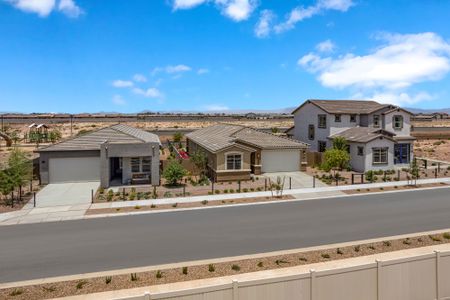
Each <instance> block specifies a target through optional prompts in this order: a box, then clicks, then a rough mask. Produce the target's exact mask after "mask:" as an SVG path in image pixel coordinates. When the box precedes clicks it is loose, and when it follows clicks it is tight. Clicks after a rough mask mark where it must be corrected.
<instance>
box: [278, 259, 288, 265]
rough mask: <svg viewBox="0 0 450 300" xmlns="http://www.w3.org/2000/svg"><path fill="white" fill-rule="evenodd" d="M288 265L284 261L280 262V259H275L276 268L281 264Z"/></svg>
mask: <svg viewBox="0 0 450 300" xmlns="http://www.w3.org/2000/svg"><path fill="white" fill-rule="evenodd" d="M288 263H289V262H288V261H285V260H282V259H277V260H276V261H275V264H276V265H277V266H279V265H282V264H288Z"/></svg>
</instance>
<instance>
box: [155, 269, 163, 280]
mask: <svg viewBox="0 0 450 300" xmlns="http://www.w3.org/2000/svg"><path fill="white" fill-rule="evenodd" d="M155 276H156V278H158V279H161V278H162V277H163V273H162V272H161V271H160V270H158V271H156V275H155Z"/></svg>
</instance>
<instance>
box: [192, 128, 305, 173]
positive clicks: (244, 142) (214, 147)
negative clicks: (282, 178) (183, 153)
mask: <svg viewBox="0 0 450 300" xmlns="http://www.w3.org/2000/svg"><path fill="white" fill-rule="evenodd" d="M186 141H187V151H188V153H190V154H192V153H194V152H195V151H203V152H204V153H205V154H206V155H207V157H208V173H209V176H210V177H211V178H212V179H213V180H214V181H231V180H249V179H251V174H254V175H259V174H261V173H273V172H290V171H300V170H302V168H303V167H306V150H307V149H308V144H306V143H302V142H299V141H295V140H292V139H289V138H287V137H281V136H276V135H273V134H271V133H267V132H263V131H260V130H257V129H254V128H250V127H244V126H239V125H231V124H218V125H214V126H210V127H207V128H203V129H199V130H196V131H194V132H191V133H189V134H187V135H186Z"/></svg>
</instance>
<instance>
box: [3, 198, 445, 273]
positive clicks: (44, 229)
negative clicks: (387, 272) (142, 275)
mask: <svg viewBox="0 0 450 300" xmlns="http://www.w3.org/2000/svg"><path fill="white" fill-rule="evenodd" d="M445 228H450V189H435V190H427V191H410V192H402V193H386V194H381V195H364V196H356V197H340V198H329V199H317V200H310V201H298V202H286V203H277V204H264V205H249V206H239V207H222V208H213V209H204V210H194V211H183V212H182V211H180V212H170V213H159V214H142V215H135V216H122V217H112V218H98V219H90V220H78V221H66V222H55V223H40V224H29V225H13V226H2V227H0V282H11V281H17V280H28V279H36V278H43V277H49V276H61V275H69V274H79V273H87V272H97V271H103V270H113V269H120V268H130V267H140V266H148V265H155V264H165V263H175V262H183V261H190V260H198V259H208V258H219V257H225V256H235V255H244V254H253V253H261V252H268V251H276V250H284V249H293V248H300V247H309V246H316V245H323V244H329V243H338V242H347V241H354V240H362V239H368V238H377V237H383V236H392V235H398V234H406V233H414V232H420V231H429V230H438V229H445Z"/></svg>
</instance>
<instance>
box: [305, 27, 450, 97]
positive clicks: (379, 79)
mask: <svg viewBox="0 0 450 300" xmlns="http://www.w3.org/2000/svg"><path fill="white" fill-rule="evenodd" d="M376 38H377V40H379V41H381V45H380V46H379V47H378V48H376V49H374V50H373V51H371V52H370V53H368V54H366V55H355V54H353V53H348V54H345V55H342V56H339V57H330V56H329V57H322V56H320V55H318V54H316V53H309V54H307V55H305V56H303V57H301V58H300V59H299V60H298V64H299V65H300V66H302V67H304V68H305V69H306V70H308V71H309V72H311V73H314V74H317V76H318V77H317V79H318V81H319V82H320V83H321V84H322V85H323V86H325V87H330V88H337V89H344V88H351V89H353V90H356V91H358V92H362V93H363V94H374V95H375V96H380V97H383V98H385V99H391V100H390V101H392V102H395V103H397V104H399V103H406V104H411V103H416V102H419V101H424V100H430V99H431V98H432V97H431V96H429V95H428V94H426V93H425V92H421V93H418V94H416V95H413V96H410V95H409V94H408V93H407V91H406V89H407V88H409V87H411V86H413V85H414V84H418V83H422V82H427V81H437V80H440V79H441V78H443V77H444V76H445V75H446V74H447V73H448V72H450V44H449V43H447V42H446V41H445V40H444V39H442V38H441V37H440V36H439V35H437V34H435V33H431V32H428V33H419V34H405V35H401V34H380V35H378V36H376Z"/></svg>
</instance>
